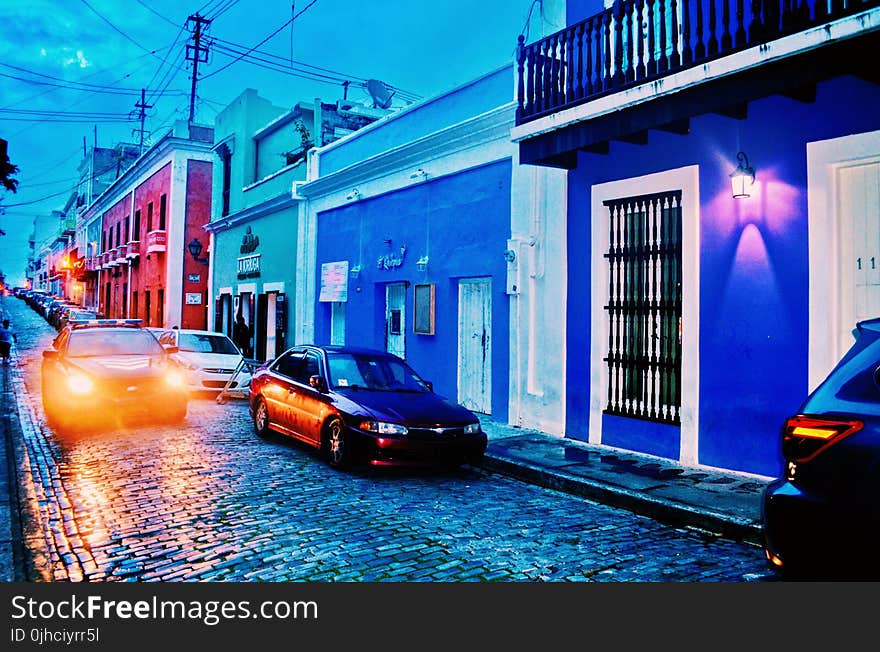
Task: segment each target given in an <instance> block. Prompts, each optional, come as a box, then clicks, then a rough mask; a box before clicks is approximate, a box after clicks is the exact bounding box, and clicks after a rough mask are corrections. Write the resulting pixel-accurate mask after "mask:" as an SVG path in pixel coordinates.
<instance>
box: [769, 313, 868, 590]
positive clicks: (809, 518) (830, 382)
mask: <svg viewBox="0 0 880 652" xmlns="http://www.w3.org/2000/svg"><path fill="white" fill-rule="evenodd" d="M854 334H855V336H856V341H855V343H854V344H853V346H852V348H851V349H850V350H849V351H848V352H847V353H846V355H845V356H844V357H843V358H842V359H841V360H840V362H838V364H837V366H836V367H835V368H834V369H833V370H832V371H831V373H830V374H829V375H828V377H827V378H826V379H825V380H824V381H823V382H822V384H821V385H819V387H817V388H816V389H815V390H814V391H813V392H812V393H811V394H810V395H809V397H808V398H807V400H806V401H805V402H804V404H803V405H802V406H801V408H800V410H799V412H798V414H796V415H793V416H792V417H790V418H789V419H788V420H787V421H786V422H785V424H784V426H783V429H782V453H783V455H784V457H785V476H784V477H783V478H780V479H779V480H776V481H775V482H773V483H771V484H770V485H769V486H768V487H767V490H766V491H765V494H764V501H763V514H762V516H763V522H764V537H765V553H766V555H767V559H768V561H769V563H770V565H771V566H772V567H773V568H775V569H776V570H777V571H779V572H780V573H781V574H782V575H783V577H786V578H791V579H811V580H823V579H842V580H877V579H880V555H878V554H877V553H878V541H880V539H878V535H877V531H878V528H877V524H878V521H880V518H878V516H880V318H878V319H871V320H867V321H863V322H859V324H858V325H857V326H856V330H855V331H854Z"/></svg>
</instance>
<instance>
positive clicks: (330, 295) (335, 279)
mask: <svg viewBox="0 0 880 652" xmlns="http://www.w3.org/2000/svg"><path fill="white" fill-rule="evenodd" d="M318 301H332V302H337V301H348V261H347V260H340V261H336V262H333V263H322V264H321V295H320V297H319V298H318Z"/></svg>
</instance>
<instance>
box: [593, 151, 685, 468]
mask: <svg viewBox="0 0 880 652" xmlns="http://www.w3.org/2000/svg"><path fill="white" fill-rule="evenodd" d="M699 184H700V168H699V166H696V165H692V166H687V167H682V168H677V169H674V170H667V171H665V172H657V173H655V174H648V175H645V176H640V177H632V178H629V179H621V180H618V181H609V182H607V183H600V184H597V185H594V186H593V187H592V189H591V213H590V224H591V242H592V252H591V261H590V262H591V277H590V278H591V283H590V287H591V288H592V291H593V292H594V293H595V294H593V296H590V297H589V302H590V322H591V335H590V433H589V441H590V443H591V444H601V443H602V410H603V409H604V407H605V402H606V399H607V396H608V370H607V365H606V363H605V362H604V360H603V358H604V357H605V356H606V354H607V347H608V321H607V319H608V316H607V313H606V310H605V306H606V305H607V304H608V269H607V264H608V261H607V259H606V258H605V253H606V252H607V251H608V246H609V242H608V209H607V208H606V207H605V205H604V202H605V201H607V200H614V199H621V198H624V197H634V196H638V195H648V194H654V193H659V192H664V191H668V190H681V224H682V243H681V251H682V261H681V262H682V293H681V294H682V315H681V317H682V342H681V344H682V349H681V443H680V448H679V451H680V452H679V461H680V462H682V463H684V464H697V463H698V462H699V459H698V458H699V400H700V383H699V380H700V374H699V370H700V346H699V344H700V185H699Z"/></svg>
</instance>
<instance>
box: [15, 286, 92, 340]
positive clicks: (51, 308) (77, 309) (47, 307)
mask: <svg viewBox="0 0 880 652" xmlns="http://www.w3.org/2000/svg"><path fill="white" fill-rule="evenodd" d="M16 296H18V297H19V298H21V299H24V300H25V302H27V304H28V305H29V306H30V307H31V308H33V309H34V311H36V312H37V313H38V314H40V315H42V316H43V318H45V320H46V321H47V322H49V323H50V324H51V325H52V326H53V327H54V328H55V329H56V330H59V331H60V330H61V329H62V328H63V327H64V326H65V325H66V324H67V322H68V321H70V320H71V319H99V318H101V317H103V315H101V314H99V313H96V312H94V311H92V310H87V309H86V308H84V307H83V306H80V305H79V304H77V303H74V302H73V301H70V300H68V299H65V298H64V297H58V296H55V295H52V294H49V293H48V292H46V291H45V290H19V291H18V292H17V293H16Z"/></svg>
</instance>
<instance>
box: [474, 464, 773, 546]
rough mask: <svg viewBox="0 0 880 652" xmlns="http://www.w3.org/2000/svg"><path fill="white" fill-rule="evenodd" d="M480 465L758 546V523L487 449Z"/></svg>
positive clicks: (545, 485)
mask: <svg viewBox="0 0 880 652" xmlns="http://www.w3.org/2000/svg"><path fill="white" fill-rule="evenodd" d="M480 466H482V467H483V468H484V469H486V470H489V471H495V472H498V473H501V474H504V475H508V476H511V477H514V478H517V479H519V480H523V481H524V482H528V483H530V484H536V485H539V486H542V487H546V488H548V489H556V490H558V491H563V492H565V493H570V494H574V495H578V496H581V497H583V498H588V499H590V500H595V501H597V502H600V503H603V504H605V505H610V506H612V507H620V508H622V509H626V510H628V511H631V512H634V513H636V514H641V515H643V516H647V517H649V518H653V519H656V520H658V521H662V522H664V523H667V524H670V525H675V526H678V527H688V526H690V527H695V528H699V529H702V530H706V531H708V532H712V533H716V534H718V535H720V536H722V537H725V538H729V539H734V540H738V541H744V542H747V543H751V544H754V545H761V543H762V529H761V526H760V524H757V523H754V522H752V521H744V520H741V519H736V518H735V517H731V516H729V515H726V514H720V513H718V512H714V511H712V510H707V509H703V508H698V507H694V506H692V505H683V504H681V503H676V502H674V501H670V500H663V499H658V498H655V497H653V496H648V495H645V494H644V493H640V492H635V491H630V490H628V489H624V488H622V487H613V486H609V485H607V484H603V483H597V482H593V481H591V480H588V479H585V478H581V477H577V476H573V475H570V474H568V473H565V472H564V471H555V472H552V473H550V472H548V471H547V470H546V469H543V468H539V467H536V466H533V465H531V464H528V463H524V462H522V461H514V460H512V459H510V458H508V457H505V456H503V455H499V454H498V453H496V452H493V451H491V450H487V451H486V453H485V456H484V457H483V461H482V463H481V465H480Z"/></svg>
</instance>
